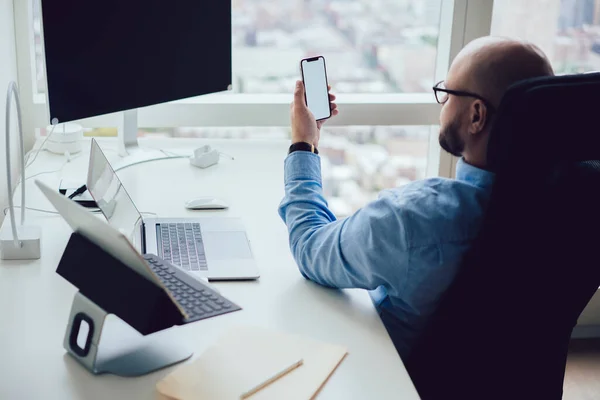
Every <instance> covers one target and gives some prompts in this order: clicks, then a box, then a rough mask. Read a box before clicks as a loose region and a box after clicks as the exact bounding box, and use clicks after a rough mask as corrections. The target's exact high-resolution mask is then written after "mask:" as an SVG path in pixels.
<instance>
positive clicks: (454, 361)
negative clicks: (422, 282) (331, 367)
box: [405, 73, 600, 399]
mask: <svg viewBox="0 0 600 400" xmlns="http://www.w3.org/2000/svg"><path fill="white" fill-rule="evenodd" d="M488 156H489V162H490V168H491V169H492V170H493V171H494V172H495V173H496V181H495V183H494V186H493V189H492V194H491V199H490V203H489V205H488V207H487V209H486V213H485V217H484V222H483V224H482V228H481V231H480V234H479V236H478V238H477V239H476V241H475V243H474V244H473V246H472V248H471V249H470V251H469V252H468V253H467V255H466V256H465V258H464V260H463V266H462V268H461V270H460V273H459V274H458V276H457V277H456V279H455V281H454V282H453V284H452V285H451V287H450V289H449V290H448V291H447V293H446V294H445V295H444V297H443V299H442V301H441V304H440V307H439V309H438V310H437V311H436V313H435V315H434V317H433V318H432V322H431V323H430V324H429V325H428V327H427V329H426V330H425V332H424V333H423V335H422V336H421V337H420V338H419V340H418V342H417V344H416V346H415V347H414V350H413V351H412V353H411V355H410V356H409V358H408V360H405V363H406V366H407V369H408V371H409V373H410V375H411V377H412V379H413V381H414V383H415V386H416V387H417V390H418V391H419V394H420V395H421V397H422V398H423V399H560V398H561V397H562V387H563V380H564V372H565V365H566V358H567V349H568V344H569V340H570V335H571V332H572V329H573V327H574V326H575V324H576V322H577V319H578V318H579V315H580V314H581V312H582V311H583V309H584V308H585V306H586V305H587V303H588V302H589V300H590V298H591V297H592V295H593V294H594V293H595V292H596V290H597V289H598V287H599V286H600V162H598V161H595V160H600V73H594V74H584V75H575V76H562V77H549V78H536V79H531V80H527V81H523V82H520V83H518V84H516V85H514V86H512V87H511V88H510V89H509V90H508V91H507V93H506V94H505V96H504V98H503V100H502V103H501V105H500V107H499V109H498V113H497V115H496V121H495V123H494V126H493V128H492V133H491V136H490V142H489V147H488Z"/></svg>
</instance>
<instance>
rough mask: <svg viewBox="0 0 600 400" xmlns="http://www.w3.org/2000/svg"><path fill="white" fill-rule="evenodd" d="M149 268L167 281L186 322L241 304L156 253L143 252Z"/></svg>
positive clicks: (233, 309)
mask: <svg viewBox="0 0 600 400" xmlns="http://www.w3.org/2000/svg"><path fill="white" fill-rule="evenodd" d="M143 257H144V259H145V260H146V262H147V263H148V266H149V267H150V269H151V270H152V271H153V272H154V274H155V275H156V276H158V278H159V279H160V280H161V282H162V283H163V284H164V285H165V287H166V288H167V290H168V291H169V292H170V293H171V295H172V296H173V298H174V299H175V301H176V302H177V303H178V304H179V305H180V306H181V307H182V308H183V309H184V310H185V312H186V314H187V316H188V318H187V320H186V322H193V321H199V320H201V319H206V318H210V317H214V316H217V315H221V314H227V313H230V312H233V311H238V310H241V309H242V308H241V307H240V306H238V305H236V304H234V303H233V302H231V301H229V300H228V299H227V298H225V297H224V296H222V295H221V294H219V292H217V291H215V290H214V289H212V288H211V287H210V286H208V285H207V284H205V283H203V282H202V281H200V280H198V279H195V278H193V277H191V276H189V275H188V274H186V273H185V272H183V271H181V270H180V269H179V268H178V267H176V266H174V265H172V264H171V263H169V262H167V261H165V260H163V259H161V258H159V257H158V256H156V255H154V254H144V256H143Z"/></svg>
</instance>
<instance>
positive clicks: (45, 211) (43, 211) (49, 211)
mask: <svg viewBox="0 0 600 400" xmlns="http://www.w3.org/2000/svg"><path fill="white" fill-rule="evenodd" d="M15 208H21V206H15ZM8 209H9V207H4V211H3V214H4V215H6V211H8ZM25 209H26V210H30V211H37V212H41V213H46V214H56V215H58V214H60V213H59V212H57V211H51V210H43V209H41V208H34V207H25ZM90 212H91V213H93V214H97V213H99V212H100V210H99V209H98V210H90ZM142 214H154V213H142ZM154 215H156V214H154Z"/></svg>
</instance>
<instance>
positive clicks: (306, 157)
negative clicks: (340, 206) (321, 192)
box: [284, 151, 321, 185]
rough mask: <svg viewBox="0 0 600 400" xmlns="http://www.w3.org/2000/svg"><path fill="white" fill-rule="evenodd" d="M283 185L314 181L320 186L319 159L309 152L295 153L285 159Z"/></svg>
mask: <svg viewBox="0 0 600 400" xmlns="http://www.w3.org/2000/svg"><path fill="white" fill-rule="evenodd" d="M284 169H285V183H286V184H287V183H288V182H291V181H294V180H314V181H317V182H318V183H319V185H320V184H321V158H320V157H319V156H318V155H317V154H315V153H311V152H309V151H295V152H293V153H292V154H290V155H288V156H287V157H286V159H285V164H284Z"/></svg>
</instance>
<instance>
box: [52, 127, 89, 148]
mask: <svg viewBox="0 0 600 400" xmlns="http://www.w3.org/2000/svg"><path fill="white" fill-rule="evenodd" d="M46 129H47V130H48V132H50V131H51V129H52V126H49V127H48V128H46ZM82 139H83V128H82V127H81V125H78V124H72V123H68V124H60V125H58V126H56V127H55V129H54V131H53V132H52V135H51V136H50V137H48V143H46V148H47V149H48V151H50V152H52V153H56V154H65V153H68V154H75V153H78V152H80V151H81V140H82Z"/></svg>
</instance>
